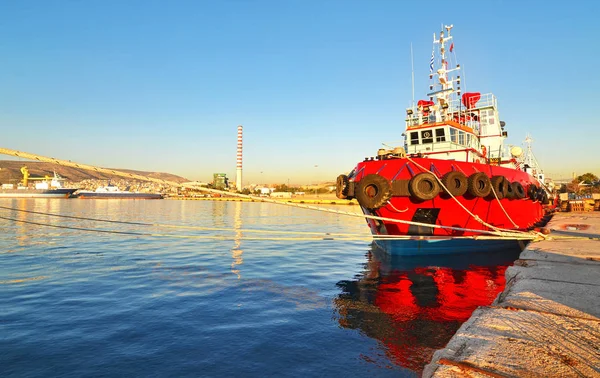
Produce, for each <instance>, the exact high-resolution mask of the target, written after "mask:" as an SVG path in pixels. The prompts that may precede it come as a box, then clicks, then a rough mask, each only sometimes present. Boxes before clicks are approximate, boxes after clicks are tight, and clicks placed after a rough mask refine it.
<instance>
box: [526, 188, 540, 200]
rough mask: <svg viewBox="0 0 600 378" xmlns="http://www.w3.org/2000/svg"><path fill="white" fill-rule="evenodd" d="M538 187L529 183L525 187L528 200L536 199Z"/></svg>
mask: <svg viewBox="0 0 600 378" xmlns="http://www.w3.org/2000/svg"><path fill="white" fill-rule="evenodd" d="M537 193H538V187H537V186H536V185H535V184H529V186H528V187H527V196H528V197H529V199H530V200H532V201H535V200H536V199H537Z"/></svg>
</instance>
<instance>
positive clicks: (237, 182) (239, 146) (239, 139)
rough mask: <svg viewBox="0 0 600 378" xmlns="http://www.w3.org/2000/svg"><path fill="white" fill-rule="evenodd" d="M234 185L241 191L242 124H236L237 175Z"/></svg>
mask: <svg viewBox="0 0 600 378" xmlns="http://www.w3.org/2000/svg"><path fill="white" fill-rule="evenodd" d="M235 186H236V187H237V190H238V191H242V125H239V126H238V132H237V176H236V178H235Z"/></svg>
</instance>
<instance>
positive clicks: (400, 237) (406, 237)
mask: <svg viewBox="0 0 600 378" xmlns="http://www.w3.org/2000/svg"><path fill="white" fill-rule="evenodd" d="M0 219H4V220H8V221H12V222H16V223H25V224H32V225H36V226H44V227H52V228H60V229H66V230H75V231H85V232H96V233H103V234H118V235H126V236H136V237H140V236H144V237H163V238H174V239H201V240H235V239H236V237H237V236H235V235H231V236H225V235H223V236H221V235H177V234H161V233H150V232H135V231H117V230H104V229H98V228H85V227H74V226H65V225H57V224H50V223H41V222H34V221H29V220H24V219H15V218H10V217H3V216H0ZM226 231H236V232H240V230H234V229H228V230H226ZM241 232H244V231H241ZM268 232H269V231H266V233H268ZM441 238H442V239H443V237H441ZM453 238H459V239H480V240H481V239H486V240H494V239H503V237H500V236H491V235H490V236H463V237H453ZM427 239H428V237H425V236H410V235H366V236H360V235H350V234H349V235H348V236H337V237H336V236H334V235H328V234H325V235H323V234H321V235H320V236H317V235H315V236H304V237H301V236H298V237H292V236H289V237H256V236H244V240H245V241H252V240H263V241H264V240H268V241H345V242H348V241H367V242H371V241H373V240H427ZM514 239H516V240H529V238H528V237H526V236H522V237H514Z"/></svg>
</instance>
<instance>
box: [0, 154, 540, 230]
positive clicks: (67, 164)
mask: <svg viewBox="0 0 600 378" xmlns="http://www.w3.org/2000/svg"><path fill="white" fill-rule="evenodd" d="M0 154H4V155H11V156H17V157H20V158H24V159H30V160H37V161H41V162H47V163H54V164H57V165H61V166H65V167H72V168H78V169H86V170H91V171H95V172H99V173H105V174H110V175H115V176H121V177H127V178H130V179H135V180H141V181H150V182H155V183H159V184H162V185H167V186H175V187H184V188H188V189H192V190H199V191H204V192H209V193H216V194H224V195H228V196H232V197H239V198H247V199H252V200H256V201H260V202H267V203H273V204H277V205H285V206H291V207H296V208H301V209H307V210H314V211H321V212H328V213H333V214H339V215H344V216H351V217H358V218H366V219H373V220H380V221H386V222H393V223H401V224H407V225H414V226H422V227H429V228H439V229H447V230H453V231H463V232H475V233H479V234H485V235H492V236H500V237H503V238H510V239H515V238H518V239H521V238H523V234H528V235H529V237H528V239H530V240H534V239H539V237H540V235H541V234H540V235H535V234H531V233H525V232H522V231H518V230H504V229H499V230H498V231H488V230H475V229H467V228H460V227H452V226H442V225H435V224H430V223H422V222H414V221H405V220H401V219H393V218H386V217H379V216H375V215H369V214H359V213H352V212H346V211H340V210H333V209H327V208H322V207H317V206H310V205H305V204H298V203H291V202H284V201H277V200H273V199H270V198H264V197H256V196H251V195H247V194H241V193H233V192H227V191H222V190H218V189H211V188H205V187H198V186H196V185H191V184H186V183H178V182H175V181H169V180H163V179H157V178H153V177H147V176H143V175H138V174H134V173H127V172H121V171H118V170H114V169H107V168H100V167H95V166H91V165H86V164H79V163H74V162H71V161H66V160H60V159H56V158H49V157H45V156H40V155H35V154H31V153H28V152H22V151H17V150H11V149H7V148H0ZM409 159H410V158H409ZM411 161H412V160H411ZM413 163H414V161H413ZM415 164H416V163H415ZM421 168H422V169H425V168H423V167H421ZM434 176H436V175H434ZM436 178H437V176H436ZM438 180H439V179H438ZM467 211H468V210H467ZM477 218H478V217H477ZM480 221H481V220H480ZM481 222H483V221H481ZM489 227H490V228H491V229H492V230H493V229H494V227H493V226H491V225H490V226H489Z"/></svg>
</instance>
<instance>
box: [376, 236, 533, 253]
mask: <svg viewBox="0 0 600 378" xmlns="http://www.w3.org/2000/svg"><path fill="white" fill-rule="evenodd" d="M375 243H376V245H377V246H378V247H379V248H381V249H382V250H383V251H385V252H386V253H388V254H389V255H392V256H430V255H453V254H467V253H482V252H483V253H492V252H506V253H513V252H520V251H522V250H523V249H524V248H525V246H526V245H527V241H525V240H514V239H508V240H498V239H470V238H435V237H429V238H426V239H425V238H415V239H408V240H407V239H405V240H375Z"/></svg>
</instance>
